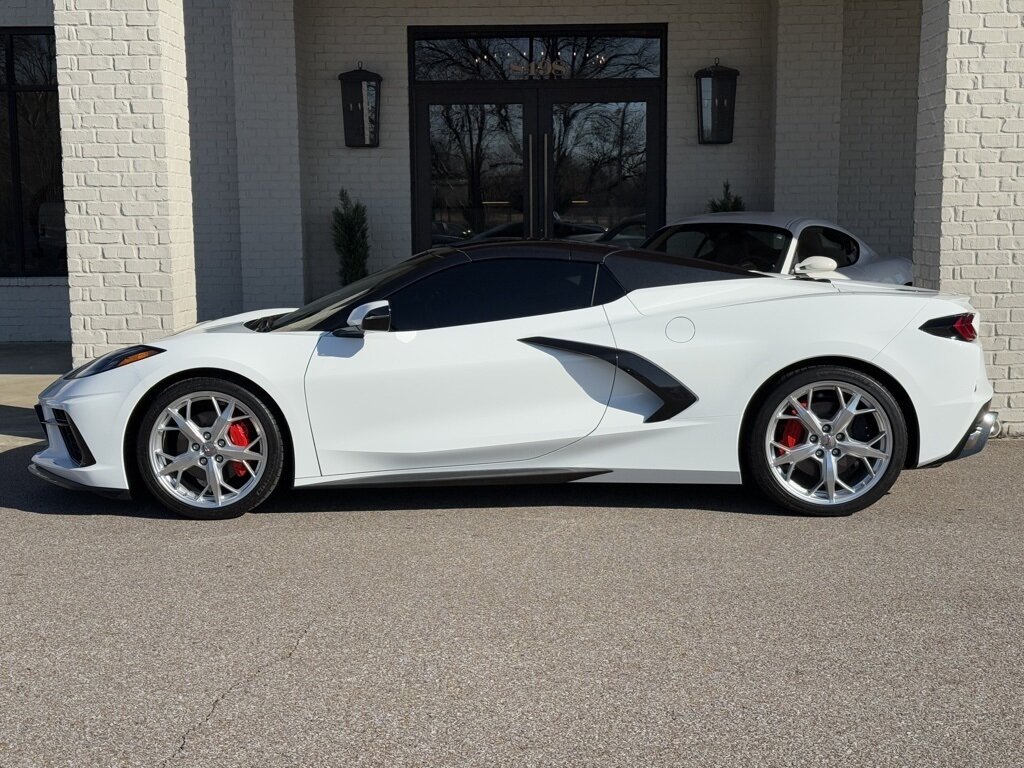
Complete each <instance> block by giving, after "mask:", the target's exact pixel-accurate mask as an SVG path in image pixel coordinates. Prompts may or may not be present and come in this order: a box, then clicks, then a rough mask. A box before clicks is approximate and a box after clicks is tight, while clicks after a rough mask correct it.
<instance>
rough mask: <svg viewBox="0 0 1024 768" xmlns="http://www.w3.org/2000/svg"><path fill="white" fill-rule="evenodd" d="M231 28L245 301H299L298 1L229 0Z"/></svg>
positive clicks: (248, 304)
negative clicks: (295, 2)
mask: <svg viewBox="0 0 1024 768" xmlns="http://www.w3.org/2000/svg"><path fill="white" fill-rule="evenodd" d="M231 28H232V42H233V46H234V84H235V133H236V146H237V153H238V222H239V241H240V254H241V265H242V305H243V307H244V308H245V309H260V308H263V307H283V306H297V305H299V304H301V303H302V301H303V278H302V274H303V256H302V253H303V242H302V185H301V174H300V168H299V104H298V84H297V80H296V66H295V18H294V3H293V2H292V0H231ZM339 98H340V95H339ZM338 184H339V185H340V184H341V181H340V180H339V181H338ZM335 194H337V193H335ZM324 226H327V224H325V225H324ZM331 287H333V286H327V287H326V288H325V290H323V291H320V292H319V293H326V290H327V288H331Z"/></svg>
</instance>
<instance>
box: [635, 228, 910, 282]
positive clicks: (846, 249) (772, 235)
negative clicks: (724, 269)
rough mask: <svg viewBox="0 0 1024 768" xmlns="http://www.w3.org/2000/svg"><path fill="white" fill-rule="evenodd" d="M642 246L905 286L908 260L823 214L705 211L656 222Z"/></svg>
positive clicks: (675, 253)
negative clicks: (880, 250) (873, 245)
mask: <svg viewBox="0 0 1024 768" xmlns="http://www.w3.org/2000/svg"><path fill="white" fill-rule="evenodd" d="M643 247H644V248H647V249H649V250H653V251H660V252H662V253H668V254H669V255H672V256H683V257H688V258H693V259H700V260H701V261H708V262H712V263H714V264H723V265H725V266H731V267H741V268H743V269H752V270H756V271H760V272H777V273H781V274H783V275H791V274H808V275H812V276H814V277H824V278H830V279H835V278H848V279H850V280H866V281H868V282H872V283H893V284H895V285H911V284H912V283H913V281H914V265H913V264H912V263H911V261H910V259H905V258H902V257H884V256H881V255H879V254H878V253H876V252H875V251H874V250H872V249H871V247H870V246H868V245H867V243H865V242H864V241H863V240H861V239H860V238H859V237H857V236H856V235H854V234H853V233H852V232H849V231H847V230H845V229H843V228H842V227H840V226H837V225H835V224H833V223H832V222H830V221H825V220H823V219H806V218H794V217H793V216H790V215H788V214H785V213H748V212H740V213H709V214H705V215H703V216H693V217H691V218H688V219H682V220H681V221H678V222H676V223H675V224H669V225H668V226H665V227H662V228H661V229H659V230H658V231H657V232H655V233H654V234H653V235H651V236H650V237H649V238H648V239H647V241H646V242H645V243H644V244H643Z"/></svg>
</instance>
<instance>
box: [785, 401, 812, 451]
mask: <svg viewBox="0 0 1024 768" xmlns="http://www.w3.org/2000/svg"><path fill="white" fill-rule="evenodd" d="M806 407H807V406H806V405H804V408H806ZM790 415H791V416H796V411H794V410H793V409H790ZM803 438H804V428H803V425H802V424H801V423H800V422H799V421H798V420H797V419H790V420H788V421H787V422H786V426H784V427H783V428H782V435H781V436H780V439H779V445H784V446H786V447H787V448H793V447H794V446H796V445H797V444H798V443H800V442H801V441H802V440H803ZM779 454H780V455H781V454H782V451H781V450H780V451H779Z"/></svg>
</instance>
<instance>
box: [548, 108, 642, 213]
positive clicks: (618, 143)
mask: <svg viewBox="0 0 1024 768" xmlns="http://www.w3.org/2000/svg"><path fill="white" fill-rule="evenodd" d="M553 161H554V190H555V193H554V194H555V200H554V205H555V210H556V211H557V212H558V213H559V214H560V215H562V214H565V213H566V212H567V211H569V209H570V208H572V207H573V202H572V201H573V200H574V199H575V200H581V199H585V200H587V203H586V204H585V205H586V206H587V208H588V209H589V213H590V215H591V217H592V218H593V219H594V220H598V219H604V220H603V221H601V223H603V224H605V225H606V226H607V225H611V224H613V223H615V222H616V221H617V220H618V219H620V218H622V217H624V216H627V215H630V214H633V213H639V212H642V211H643V210H644V209H645V207H646V189H647V185H646V178H647V109H646V105H645V104H644V103H643V102H624V103H588V104H556V105H555V111H554V148H553ZM580 205H584V204H580Z"/></svg>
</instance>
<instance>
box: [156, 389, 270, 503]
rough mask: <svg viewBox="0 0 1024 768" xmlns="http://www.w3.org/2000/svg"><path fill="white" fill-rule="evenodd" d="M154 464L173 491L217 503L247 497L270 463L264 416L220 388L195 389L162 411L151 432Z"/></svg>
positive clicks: (192, 499) (183, 497)
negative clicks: (214, 389) (260, 415)
mask: <svg viewBox="0 0 1024 768" xmlns="http://www.w3.org/2000/svg"><path fill="white" fill-rule="evenodd" d="M149 456H150V468H151V470H152V472H153V476H154V478H156V480H157V482H158V483H159V484H160V485H161V486H162V487H163V488H164V489H166V490H167V491H168V492H169V493H170V494H171V495H172V496H174V497H175V498H177V499H180V500H181V501H183V502H185V503H186V504H188V505H190V506H193V507H200V508H218V507H225V506H228V505H229V504H233V503H234V502H236V501H238V500H240V499H242V498H244V497H245V496H247V495H248V494H249V493H251V492H252V490H253V489H254V488H255V487H256V486H257V485H258V484H259V482H260V478H261V477H263V470H264V469H265V467H266V464H267V461H266V459H267V440H266V437H265V433H264V430H263V425H262V424H261V423H260V420H259V419H258V418H257V417H256V415H255V414H254V413H253V412H252V410H251V409H249V408H247V407H246V406H245V405H244V404H243V403H242V402H241V401H239V400H238V399H237V398H235V397H231V396H230V395H225V394H223V393H221V392H194V393H191V394H189V395H186V396H185V397H181V398H179V399H177V400H175V401H174V402H173V403H171V404H170V405H168V406H167V407H166V408H164V410H163V411H162V412H161V414H160V416H159V417H158V418H157V420H156V422H155V423H154V424H153V428H152V430H151V431H150V434H149Z"/></svg>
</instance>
